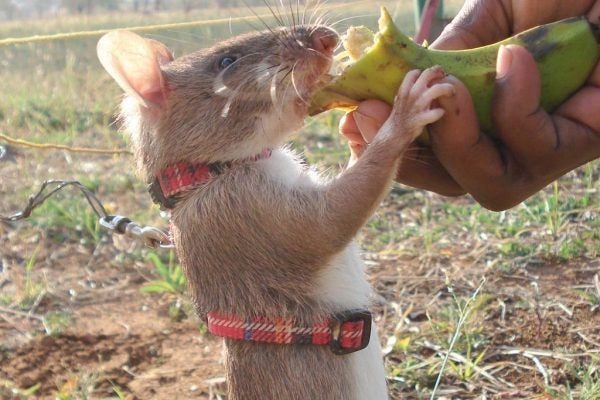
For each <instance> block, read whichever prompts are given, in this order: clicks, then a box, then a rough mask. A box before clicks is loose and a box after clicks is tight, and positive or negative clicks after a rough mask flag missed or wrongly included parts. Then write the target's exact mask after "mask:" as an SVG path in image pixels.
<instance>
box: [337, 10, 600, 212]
mask: <svg viewBox="0 0 600 400" xmlns="http://www.w3.org/2000/svg"><path fill="white" fill-rule="evenodd" d="M586 13H587V15H588V18H589V19H590V20H591V21H594V22H600V0H595V1H591V0H581V1H578V2H568V3H567V2H561V1H560V0H548V1H544V2H543V3H542V2H539V1H535V0H513V1H508V0H499V1H495V0H468V1H467V3H466V4H465V6H464V7H463V9H462V10H461V12H460V13H459V15H458V16H457V18H456V19H455V20H454V21H453V22H452V23H451V25H449V26H448V27H447V29H446V30H445V31H444V33H443V34H442V37H440V39H439V40H437V41H436V42H435V43H434V44H433V46H434V47H437V48H446V49H450V48H452V49H460V48H466V47H478V46H482V45H485V44H489V43H492V42H496V41H499V40H502V39H504V38H506V37H508V36H511V35H513V34H515V33H518V32H520V31H523V30H525V29H528V28H530V27H532V26H535V25H539V24H543V23H548V22H551V21H553V20H559V19H562V18H567V17H570V16H575V15H584V14H586ZM498 58H499V60H498V69H499V70H500V71H499V74H498V79H497V82H496V85H497V86H496V97H495V102H494V122H495V124H496V126H497V127H499V139H500V140H501V142H500V143H498V142H496V141H493V140H491V139H490V138H489V137H487V136H485V135H482V134H481V133H480V131H479V127H478V124H477V121H476V119H475V114H474V111H473V105H472V101H471V98H470V95H469V93H468V92H467V90H466V88H465V87H464V86H463V85H462V84H461V83H460V82H458V81H456V79H453V78H452V77H448V78H446V79H447V80H448V81H449V82H451V83H453V84H455V87H456V90H457V93H456V96H454V97H453V98H451V99H449V98H447V99H442V100H441V101H440V104H441V106H442V107H444V108H445V109H446V111H447V112H446V115H445V117H444V118H443V119H442V120H441V121H440V122H439V123H438V124H436V125H434V126H433V127H431V128H430V134H431V135H430V137H431V147H430V148H424V147H422V146H419V145H417V144H414V145H413V147H412V149H411V150H410V153H409V154H408V157H406V158H405V159H404V161H403V162H402V164H401V165H400V168H399V170H398V177H397V179H398V181H399V182H402V183H404V184H407V185H411V186H415V187H418V188H422V189H426V190H431V191H435V192H438V193H440V194H445V195H460V194H463V193H465V191H466V192H469V193H471V195H473V197H474V198H475V199H476V200H477V201H478V202H480V203H481V204H482V205H483V206H484V207H487V208H490V209H493V210H501V209H506V208H509V207H512V206H514V205H516V204H518V203H519V202H520V201H522V200H524V199H526V198H527V197H529V196H530V195H532V194H533V193H535V192H537V191H538V190H540V189H541V188H543V187H544V186H545V185H547V184H548V183H550V182H551V181H553V180H555V179H556V178H558V177H559V176H561V175H563V174H564V173H566V172H568V171H570V170H572V169H574V168H576V167H577V166H579V165H582V164H584V163H586V162H587V161H590V160H592V159H594V158H597V157H599V156H600V133H599V131H600V113H598V112H597V111H596V112H594V111H595V110H594V104H600V103H599V101H600V88H599V87H600V67H597V68H596V70H595V71H594V73H593V74H592V76H591V77H590V80H589V81H588V84H587V85H586V86H585V87H584V88H582V89H581V90H580V91H579V92H578V93H577V94H575V95H574V96H573V97H572V98H571V99H570V100H569V101H568V102H566V103H565V104H563V106H561V107H560V108H559V109H558V110H557V111H556V112H555V113H554V115H552V116H550V115H548V114H547V113H545V112H543V111H542V110H540V109H539V74H538V72H537V67H536V66H535V63H534V62H533V59H532V57H531V55H529V53H528V52H527V51H525V50H524V49H523V48H520V47H517V46H509V47H507V48H505V49H503V50H502V51H501V52H500V54H499V57H498ZM389 110H390V107H389V106H387V105H386V104H384V103H383V102H379V101H375V100H371V101H367V102H364V103H363V104H361V105H360V107H359V108H358V110H357V111H356V112H355V113H353V114H349V115H348V116H347V117H346V118H345V119H344V120H343V121H342V123H341V125H340V130H341V132H342V134H344V135H346V136H347V137H348V139H349V140H350V145H351V149H352V150H353V154H354V155H355V156H358V155H360V154H361V152H362V149H363V148H364V146H365V145H366V143H367V142H370V141H371V140H372V137H373V136H374V135H375V134H376V133H377V131H378V127H380V126H381V124H382V123H383V121H385V119H386V117H387V114H389ZM457 111H458V113H457ZM457 114H459V115H457Z"/></svg>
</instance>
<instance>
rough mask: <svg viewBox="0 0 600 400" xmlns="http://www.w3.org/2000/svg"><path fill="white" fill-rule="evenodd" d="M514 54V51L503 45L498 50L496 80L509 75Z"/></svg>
mask: <svg viewBox="0 0 600 400" xmlns="http://www.w3.org/2000/svg"><path fill="white" fill-rule="evenodd" d="M512 61H513V54H512V51H511V50H510V49H509V48H508V47H506V46H504V45H502V46H500V49H499V50H498V59H497V60H496V80H500V79H503V78H504V77H506V75H508V72H509V71H510V67H511V66H512Z"/></svg>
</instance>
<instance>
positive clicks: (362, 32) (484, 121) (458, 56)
mask: <svg viewBox="0 0 600 400" xmlns="http://www.w3.org/2000/svg"><path fill="white" fill-rule="evenodd" d="M593 28H596V27H595V26H594V27H593V26H592V25H590V24H589V23H588V21H587V20H586V19H585V18H583V17H581V18H569V19H565V20H562V21H558V22H554V23H551V24H547V25H541V26H538V27H535V28H532V29H530V30H528V31H525V32H522V33H520V34H518V35H516V36H513V37H511V38H508V39H506V40H503V41H501V42H498V43H495V44H492V45H488V46H484V47H479V48H475V49H469V50H458V51H442V50H433V49H430V48H427V47H424V46H420V45H418V44H416V43H414V42H413V41H412V40H411V39H410V38H409V37H407V36H406V35H404V34H403V33H401V32H400V30H399V29H398V28H397V27H396V26H395V25H394V23H393V21H392V18H391V16H390V14H389V13H388V11H387V10H386V9H385V8H382V11H381V18H380V19H379V33H378V34H377V35H372V33H369V31H368V29H366V28H358V29H357V28H354V29H352V30H350V31H349V32H348V33H347V35H346V37H345V38H344V45H345V46H346V47H347V48H348V47H350V49H347V51H346V52H345V53H344V54H345V55H347V56H348V57H349V59H350V60H349V61H348V62H347V63H346V64H347V66H346V67H345V68H344V69H343V71H342V72H341V74H340V75H339V76H337V77H336V78H334V79H333V81H332V82H330V83H329V84H328V85H326V86H325V87H324V88H323V89H322V90H320V91H318V92H317V93H316V94H315V95H314V96H313V98H312V103H311V107H310V113H311V115H314V114H318V113H320V112H323V111H325V110H328V109H332V108H340V109H345V110H351V109H353V108H354V107H356V106H357V104H358V103H359V102H361V101H363V100H366V99H380V100H383V101H386V102H387V103H389V104H392V102H393V100H394V96H395V94H396V91H397V90H398V88H399V87H400V84H401V83H402V80H403V79H404V76H405V75H406V73H407V72H408V71H410V70H412V69H425V68H428V67H430V66H433V65H440V66H442V68H443V69H444V71H445V72H446V73H448V74H452V75H454V76H456V77H457V78H458V79H460V80H461V81H462V82H463V83H464V84H465V86H466V87H467V88H468V89H469V92H470V93H471V96H472V98H473V103H474V106H475V111H476V113H477V118H478V120H479V123H480V126H481V129H482V130H483V131H484V132H488V133H491V134H493V131H494V129H493V124H492V117H491V112H492V96H493V91H494V82H495V77H496V58H497V55H498V50H499V48H500V46H501V45H507V44H517V45H521V46H524V47H525V48H527V49H528V50H529V51H530V52H531V53H532V54H533V57H534V58H535V60H536V63H537V66H538V69H539V72H540V75H541V81H542V96H541V106H542V107H543V108H544V109H545V110H547V111H549V112H552V111H553V110H554V109H555V108H556V107H558V106H559V105H560V104H561V103H562V102H564V101H565V100H566V99H568V98H569V96H571V95H572V94H573V93H574V92H575V91H577V89H579V88H580V87H581V86H582V85H583V84H584V83H585V81H586V79H587V78H588V76H589V75H590V73H591V72H592V70H593V68H594V66H595V65H596V63H597V61H598V59H599V57H600V47H599V46H598V41H597V38H596V34H597V31H594V29H593ZM369 40H370V41H371V43H372V45H371V46H370V47H369V46H368V45H365V41H369ZM357 53H358V54H357Z"/></svg>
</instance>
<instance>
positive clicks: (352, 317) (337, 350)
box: [329, 310, 373, 355]
mask: <svg viewBox="0 0 600 400" xmlns="http://www.w3.org/2000/svg"><path fill="white" fill-rule="evenodd" d="M372 322H373V316H372V315H371V312H370V311H368V310H350V311H344V312H341V313H337V314H335V315H333V317H332V318H331V321H330V323H329V327H330V329H331V340H330V341H329V348H330V349H331V351H332V352H333V353H334V354H337V355H345V354H350V353H354V352H357V351H359V350H362V349H364V348H366V347H367V346H368V345H369V340H370V339H371V325H372ZM360 323H362V336H361V337H351V336H350V337H349V336H345V335H344V332H345V331H346V332H347V334H348V333H350V334H352V333H351V331H354V329H344V328H345V326H347V325H350V326H352V325H355V326H356V325H357V324H360ZM348 331H350V332H348ZM357 340H360V343H357V342H356V341H357Z"/></svg>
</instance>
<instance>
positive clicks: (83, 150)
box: [0, 133, 131, 155]
mask: <svg viewBox="0 0 600 400" xmlns="http://www.w3.org/2000/svg"><path fill="white" fill-rule="evenodd" d="M0 140H4V141H5V142H7V143H9V144H13V145H15V146H21V147H30V148H32V149H40V150H65V151H68V152H71V153H84V154H127V155H129V154H131V152H130V151H129V150H123V149H115V150H108V149H90V148H86V147H71V146H66V145H64V144H53V143H32V142H28V141H26V140H21V139H13V138H11V137H8V136H6V135H3V134H1V133H0Z"/></svg>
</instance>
